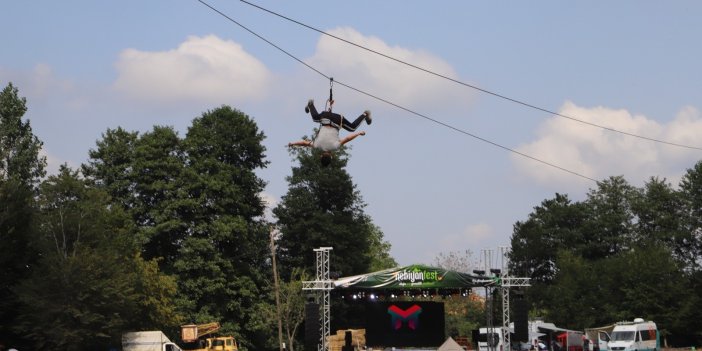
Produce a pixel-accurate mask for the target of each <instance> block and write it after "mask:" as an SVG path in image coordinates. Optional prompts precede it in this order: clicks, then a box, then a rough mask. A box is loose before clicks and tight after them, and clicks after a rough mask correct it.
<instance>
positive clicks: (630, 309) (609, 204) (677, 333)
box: [510, 163, 702, 343]
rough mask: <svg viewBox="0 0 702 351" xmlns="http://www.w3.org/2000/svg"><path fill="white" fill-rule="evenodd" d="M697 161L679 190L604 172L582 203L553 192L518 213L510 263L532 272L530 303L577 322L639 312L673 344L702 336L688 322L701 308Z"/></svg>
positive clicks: (567, 322)
mask: <svg viewBox="0 0 702 351" xmlns="http://www.w3.org/2000/svg"><path fill="white" fill-rule="evenodd" d="M701 164H702V163H698V164H697V165H696V166H695V167H694V168H693V169H690V170H688V172H687V173H686V175H685V176H683V178H682V180H681V182H680V190H677V191H676V190H675V189H673V187H672V186H671V185H670V184H669V183H667V182H666V181H665V180H661V179H658V178H655V177H653V178H650V179H649V181H647V182H646V183H645V184H644V186H643V187H642V188H636V187H634V186H631V185H630V184H628V183H627V182H626V180H625V179H624V178H623V177H610V178H608V179H606V180H604V181H601V182H598V183H597V187H596V188H595V189H592V190H591V191H590V192H589V193H588V196H587V199H586V200H584V201H582V202H572V201H570V200H568V198H567V196H565V195H559V194H556V197H555V198H554V199H551V200H545V201H543V202H542V204H541V206H538V207H535V208H534V211H533V212H532V213H531V214H530V215H529V217H528V219H527V220H526V221H523V222H517V224H515V226H514V232H513V235H512V251H511V253H510V264H511V272H513V273H514V274H515V275H519V276H527V277H531V278H532V288H530V289H528V291H527V294H528V297H529V301H530V302H531V304H532V309H533V310H536V311H543V312H545V314H546V316H545V317H547V318H548V319H549V320H550V321H552V322H554V323H556V324H557V325H562V326H564V327H567V328H573V329H583V328H586V327H595V326H601V325H607V324H611V323H612V322H615V321H620V320H632V319H633V318H636V317H642V318H646V319H650V320H654V321H656V322H657V323H658V326H659V329H661V330H662V331H663V334H664V335H666V336H668V337H669V339H668V340H669V341H671V342H673V343H675V342H676V341H678V342H682V341H683V340H685V341H690V340H693V339H694V338H699V337H700V336H702V335H699V334H695V333H691V332H690V330H694V329H690V327H689V326H690V325H691V324H694V325H699V322H693V319H694V318H692V314H693V312H692V311H694V309H695V308H697V309H699V308H700V307H702V305H700V298H699V297H698V295H699V294H698V293H697V292H696V290H695V289H696V288H697V287H699V274H698V272H699V269H698V267H699V262H700V251H699V248H700V239H701V237H700V234H699V233H700V230H699V228H700V225H699V223H700V221H699V217H696V216H697V215H698V214H700V213H702V212H701V211H700V207H699V206H700V204H702V202H701V201H698V200H697V196H698V194H699V192H696V189H698V188H700V189H702V187H700V186H699V184H698V183H699V182H700V179H702V178H701V177H700V172H702V166H700V165H701ZM683 321H685V322H683ZM686 323H687V326H686Z"/></svg>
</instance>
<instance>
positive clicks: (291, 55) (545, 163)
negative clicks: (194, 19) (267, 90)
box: [197, 0, 597, 182]
mask: <svg viewBox="0 0 702 351" xmlns="http://www.w3.org/2000/svg"><path fill="white" fill-rule="evenodd" d="M197 1H198V2H200V3H201V4H203V5H205V6H206V7H208V8H209V9H211V10H212V11H214V12H216V13H218V14H219V15H220V16H222V17H224V18H226V19H227V20H229V21H230V22H232V23H234V24H236V25H237V26H239V27H241V28H243V29H244V30H246V31H247V32H249V33H251V34H253V35H254V36H256V37H257V38H259V39H261V40H263V41H265V42H266V43H268V44H269V45H271V46H273V47H274V48H276V49H278V50H279V51H281V52H283V53H284V54H286V55H287V56H289V57H291V58H292V59H294V60H295V61H297V62H299V63H301V64H303V65H304V66H306V67H307V68H309V69H311V70H312V71H314V72H316V73H317V74H319V75H321V76H322V77H324V78H326V79H329V80H331V79H332V78H331V77H330V76H327V75H326V74H324V73H323V72H322V71H320V70H318V69H316V68H314V67H313V66H311V65H309V64H308V63H306V62H304V61H302V60H301V59H299V58H297V57H296V56H295V55H293V54H291V53H290V52H288V51H286V50H285V49H283V48H281V47H280V46H278V45H276V44H274V43H273V42H271V41H270V40H268V39H266V38H265V37H263V36H261V35H260V34H258V33H256V32H254V31H253V30H251V29H249V28H248V27H246V26H244V25H243V24H241V23H239V22H238V21H236V20H234V19H233V18H231V17H229V16H227V15H226V14H225V13H223V12H221V11H219V10H218V9H216V8H214V7H213V6H211V5H210V4H208V3H206V2H205V1H204V0H197ZM334 83H336V84H339V85H341V86H344V87H346V88H348V89H351V90H353V91H356V92H358V93H360V94H363V95H366V96H368V97H370V98H373V99H376V100H378V101H381V102H383V103H385V104H388V105H391V106H394V107H396V108H398V109H401V110H403V111H406V112H409V113H410V114H413V115H415V116H418V117H421V118H424V119H426V120H428V121H431V122H433V123H435V124H438V125H441V126H444V127H446V128H449V129H451V130H454V131H456V132H459V133H461V134H464V135H467V136H470V137H472V138H475V139H478V140H480V141H482V142H485V143H488V144H490V145H493V146H496V147H498V148H501V149H503V150H506V151H509V152H512V153H514V154H516V155H519V156H522V157H525V158H528V159H531V160H533V161H536V162H539V163H541V164H544V165H547V166H549V167H553V168H556V169H559V170H561V171H563V172H567V173H570V174H572V175H575V176H578V177H581V178H584V179H587V180H590V181H593V182H597V180H595V179H593V178H591V177H588V176H586V175H584V174H581V173H578V172H575V171H571V170H569V169H567V168H564V167H561V166H558V165H556V164H553V163H550V162H547V161H544V160H541V159H539V158H536V157H534V156H531V155H528V154H525V153H523V152H519V151H517V150H514V149H512V148H509V147H507V146H504V145H501V144H498V143H496V142H494V141H491V140H488V139H485V138H483V137H480V136H477V135H475V134H472V133H470V132H467V131H465V130H463V129H460V128H457V127H454V126H452V125H450V124H448V123H445V122H441V121H439V120H436V119H434V118H431V117H429V116H427V115H424V114H421V113H419V112H416V111H414V110H411V109H409V108H407V107H404V106H402V105H399V104H397V103H394V102H392V101H390V100H387V99H384V98H381V97H379V96H376V95H373V94H371V93H368V92H366V91H363V90H361V89H358V88H355V87H353V86H351V85H348V84H346V83H344V82H341V81H338V80H336V79H334Z"/></svg>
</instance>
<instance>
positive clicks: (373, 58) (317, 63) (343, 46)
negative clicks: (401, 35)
mask: <svg viewBox="0 0 702 351" xmlns="http://www.w3.org/2000/svg"><path fill="white" fill-rule="evenodd" d="M329 33H330V34H332V35H334V36H337V37H340V38H343V39H345V40H348V41H350V42H353V43H356V44H358V45H361V46H364V47H367V48H369V49H371V50H374V51H377V52H380V53H383V54H385V55H387V56H390V57H394V58H396V59H398V60H401V61H404V62H407V63H410V64H413V65H415V66H418V67H422V68H425V69H427V70H430V71H433V72H436V73H438V74H441V75H444V76H446V77H450V78H453V79H458V78H457V75H456V73H455V71H454V69H453V68H452V67H451V65H449V64H448V63H447V62H446V61H444V60H443V59H441V58H439V57H437V56H435V55H433V54H431V53H428V52H424V51H413V50H409V49H406V48H402V47H397V46H390V45H388V44H386V43H385V42H383V41H382V40H381V39H379V38H376V37H372V36H364V35H363V34H361V33H359V32H358V31H356V30H354V29H352V28H336V29H333V30H330V31H329ZM305 61H306V62H307V63H309V64H310V65H311V66H312V67H315V68H316V69H318V70H320V71H321V72H323V73H325V74H326V75H328V76H331V77H334V78H335V80H337V81H341V82H343V83H345V84H349V85H351V86H353V87H354V88H357V89H359V90H363V91H365V92H368V93H370V94H373V95H376V96H378V97H381V98H383V99H387V100H389V101H391V102H393V103H396V104H399V105H402V106H404V107H409V108H417V107H421V106H431V107H433V108H437V106H439V108H440V107H441V106H442V105H443V104H449V105H451V106H454V107H455V106H465V105H466V104H469V103H470V102H471V100H472V97H473V96H474V93H473V92H472V91H470V90H469V89H467V88H466V89H461V88H460V86H458V85H456V83H452V82H449V81H447V80H446V79H443V78H440V77H436V76H434V75H431V74H428V73H426V72H422V71H420V70H418V69H416V68H412V67H409V66H407V65H404V64H402V63H399V62H396V61H393V60H391V59H388V58H385V57H381V56H379V55H377V54H374V53H371V52H368V51H365V50H363V49H360V48H358V47H355V46H352V45H349V44H347V43H344V42H342V41H340V40H337V39H334V38H331V37H329V36H326V35H323V36H321V37H320V40H319V42H318V43H317V47H316V51H315V53H314V55H313V56H312V57H311V58H309V59H307V60H305ZM315 82H316V81H315ZM345 91H346V92H345V93H344V95H345V96H346V99H348V96H354V98H356V99H358V98H361V97H360V96H359V95H357V94H355V93H353V94H351V93H348V90H345ZM335 95H336V94H335ZM362 99H363V100H368V97H366V96H364V97H362ZM419 112H420V113H422V112H423V113H428V112H431V111H427V110H423V111H419Z"/></svg>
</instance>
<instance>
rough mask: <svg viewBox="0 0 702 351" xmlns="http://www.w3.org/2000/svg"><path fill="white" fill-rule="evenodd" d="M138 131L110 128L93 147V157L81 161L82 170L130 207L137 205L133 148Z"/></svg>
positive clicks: (112, 195) (115, 198)
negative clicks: (86, 161) (82, 162)
mask: <svg viewBox="0 0 702 351" xmlns="http://www.w3.org/2000/svg"><path fill="white" fill-rule="evenodd" d="M138 138H139V133H137V132H127V131H125V130H124V129H122V128H117V129H108V130H107V132H105V133H103V134H102V139H101V140H98V141H97V149H95V150H90V151H89V152H88V155H89V156H90V160H89V161H88V163H87V164H84V165H82V171H83V174H84V175H85V176H86V177H87V178H88V179H90V180H91V181H94V182H96V184H97V185H98V186H100V187H102V188H103V189H104V190H105V191H107V193H108V194H110V196H111V197H112V199H113V201H115V202H117V203H119V204H120V205H122V208H124V209H125V210H129V209H131V208H133V207H134V194H133V192H134V179H133V178H134V175H133V174H132V168H133V163H134V152H135V151H134V148H135V146H134V145H135V143H136V141H137V139H138Z"/></svg>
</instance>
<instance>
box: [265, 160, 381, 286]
mask: <svg viewBox="0 0 702 351" xmlns="http://www.w3.org/2000/svg"><path fill="white" fill-rule="evenodd" d="M291 152H292V154H293V155H294V156H295V158H296V160H297V162H298V165H296V166H294V167H293V168H292V175H290V176H288V177H287V180H288V184H289V188H288V192H287V194H285V195H284V196H283V198H282V201H281V202H280V204H279V205H278V206H277V207H276V208H275V209H273V213H274V214H275V216H276V217H277V218H278V221H277V224H278V227H279V229H280V233H281V235H280V238H279V250H280V252H279V254H280V260H281V267H283V268H282V271H283V273H285V271H286V270H287V271H288V275H289V270H290V269H292V268H304V269H307V270H310V271H312V272H314V269H315V262H316V261H315V260H316V255H315V252H314V249H316V248H319V247H333V250H332V251H331V254H330V269H331V270H332V271H334V272H338V273H339V274H341V275H354V274H361V273H367V272H368V271H369V270H370V269H371V267H373V262H374V259H381V260H386V261H385V263H381V265H388V264H392V263H394V260H391V259H390V260H387V259H388V258H389V255H388V254H387V250H389V248H390V246H389V244H387V243H385V242H384V241H383V239H382V232H380V230H379V228H377V227H376V226H374V225H373V223H372V221H371V219H370V217H369V216H368V215H366V213H365V212H364V207H365V206H366V205H365V203H364V202H363V200H362V198H361V194H360V192H359V191H358V190H357V189H356V186H355V185H354V184H353V181H352V179H351V176H350V175H349V173H348V172H347V171H346V169H345V167H346V164H347V162H348V156H347V154H346V153H345V152H344V151H343V150H339V151H338V152H336V153H335V155H334V159H333V160H332V162H331V164H330V165H329V166H326V167H325V166H322V165H321V162H320V153H319V151H317V150H315V149H293V150H291ZM372 249H376V250H382V251H385V252H381V253H379V252H373V251H372ZM373 268H377V266H376V267H373Z"/></svg>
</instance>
